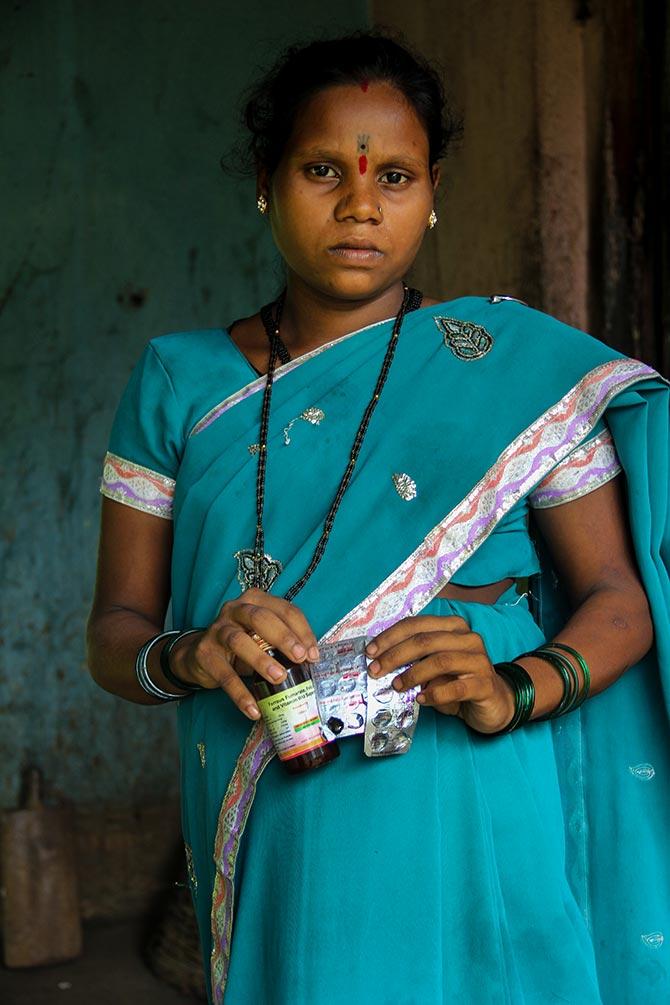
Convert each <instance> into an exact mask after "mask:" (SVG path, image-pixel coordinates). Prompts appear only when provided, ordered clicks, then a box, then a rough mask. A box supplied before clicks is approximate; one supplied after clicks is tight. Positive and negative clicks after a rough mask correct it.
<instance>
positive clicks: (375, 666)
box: [368, 660, 381, 677]
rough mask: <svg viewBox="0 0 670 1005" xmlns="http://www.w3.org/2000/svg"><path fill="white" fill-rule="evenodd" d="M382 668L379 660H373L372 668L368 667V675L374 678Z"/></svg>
mask: <svg viewBox="0 0 670 1005" xmlns="http://www.w3.org/2000/svg"><path fill="white" fill-rule="evenodd" d="M380 668H381V664H380V663H378V662H377V660H373V661H372V663H371V664H370V666H369V667H368V673H371V674H372V676H373V677H374V675H375V674H376V673H377V671H378V670H379V669H380Z"/></svg>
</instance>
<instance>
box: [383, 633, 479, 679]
mask: <svg viewBox="0 0 670 1005" xmlns="http://www.w3.org/2000/svg"><path fill="white" fill-rule="evenodd" d="M481 651H482V645H481V639H480V637H479V635H477V634H475V633H474V632H471V631H467V632H460V631H452V632H418V633H417V634H416V635H412V636H411V638H408V639H405V641H404V642H400V643H399V644H398V645H395V646H393V648H392V649H388V650H387V651H386V652H385V653H383V654H381V655H380V656H377V657H376V658H375V659H374V660H373V662H372V663H371V664H370V666H369V667H368V671H369V673H370V675H371V676H372V677H383V676H384V675H385V674H387V673H391V671H392V670H397V669H398V667H402V666H407V664H408V663H415V664H416V663H417V662H418V661H419V660H421V659H422V658H427V657H429V656H431V655H433V654H434V655H436V656H437V655H439V654H442V653H445V654H447V655H450V654H452V653H453V654H458V653H459V652H472V653H477V652H481ZM449 669H451V664H449ZM397 679H400V678H397Z"/></svg>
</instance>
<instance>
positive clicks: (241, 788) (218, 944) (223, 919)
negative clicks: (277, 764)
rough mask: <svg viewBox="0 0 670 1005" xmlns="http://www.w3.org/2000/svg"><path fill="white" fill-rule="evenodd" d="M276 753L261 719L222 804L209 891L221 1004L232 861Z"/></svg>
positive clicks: (214, 975)
mask: <svg viewBox="0 0 670 1005" xmlns="http://www.w3.org/2000/svg"><path fill="white" fill-rule="evenodd" d="M274 756H275V752H274V747H273V746H272V740H271V739H270V737H269V736H268V735H267V733H266V732H265V728H264V726H263V723H262V721H261V722H257V723H255V724H254V726H253V727H252V729H251V732H250V733H249V736H248V737H247V739H246V742H245V744H244V747H243V748H242V752H241V754H240V756H239V757H238V759H237V763H236V764H235V769H234V771H233V774H232V777H231V779H230V782H229V784H228V788H227V789H226V794H225V796H224V797H223V802H222V804H221V812H220V814H219V822H218V825H217V829H216V838H215V841H214V861H215V863H216V878H215V880H214V890H213V892H212V914H211V926H212V953H211V961H210V965H211V984H212V997H213V999H214V1002H215V1005H221V1003H222V1002H223V995H224V992H225V988H226V981H227V979H228V967H229V964H230V944H231V938H232V931H233V909H234V903H235V863H236V861H237V852H238V849H239V845H240V840H241V838H242V834H243V833H244V828H245V827H246V823H247V819H248V816H249V811H250V809H251V804H252V803H253V800H254V795H255V793H256V785H257V784H258V779H259V778H260V777H261V775H262V773H263V771H264V770H265V768H266V766H267V765H268V764H269V763H270V761H271V760H272V758H273V757H274Z"/></svg>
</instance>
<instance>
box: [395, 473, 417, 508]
mask: <svg viewBox="0 0 670 1005" xmlns="http://www.w3.org/2000/svg"><path fill="white" fill-rule="evenodd" d="M391 477H392V478H393V484H394V485H395V490H396V492H397V493H398V495H399V496H400V498H401V499H404V500H405V502H409V501H410V499H416V494H417V493H416V482H415V481H414V479H413V478H410V476H409V475H406V474H405V473H404V472H401V473H398V474H395V475H392V476H391Z"/></svg>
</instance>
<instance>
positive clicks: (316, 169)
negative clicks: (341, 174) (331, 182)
mask: <svg viewBox="0 0 670 1005" xmlns="http://www.w3.org/2000/svg"><path fill="white" fill-rule="evenodd" d="M307 170H308V171H309V173H310V174H312V175H314V176H315V177H316V178H337V171H336V170H335V168H332V167H330V166H329V165H328V164H314V165H312V167H309V168H307Z"/></svg>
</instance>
